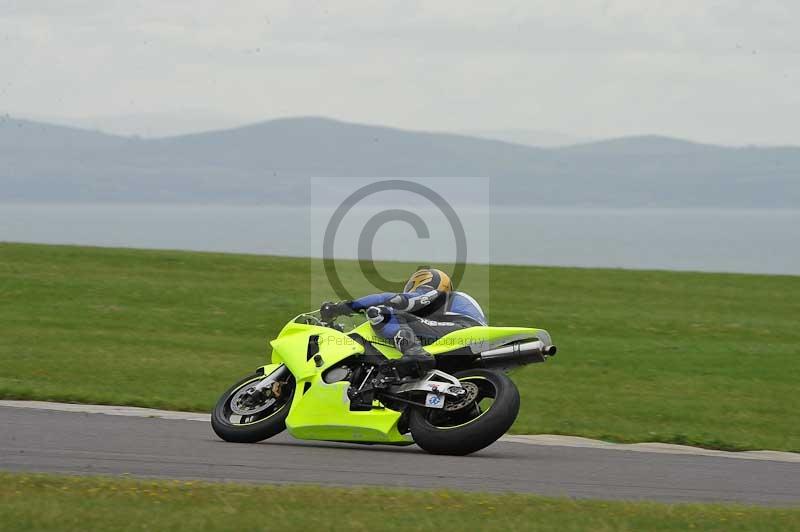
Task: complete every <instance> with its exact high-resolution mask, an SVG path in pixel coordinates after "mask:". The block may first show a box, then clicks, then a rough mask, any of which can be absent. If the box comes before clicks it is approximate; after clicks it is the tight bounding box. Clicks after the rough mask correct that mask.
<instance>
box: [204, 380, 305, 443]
mask: <svg viewBox="0 0 800 532" xmlns="http://www.w3.org/2000/svg"><path fill="white" fill-rule="evenodd" d="M263 378H264V375H260V374H256V373H254V374H252V375H249V376H247V377H245V378H244V379H242V380H240V381H239V382H237V383H236V384H234V385H233V386H231V387H230V388H229V389H228V390H227V391H226V392H225V393H224V394H222V397H220V398H219V401H217V405H216V406H215V407H214V410H213V412H212V413H211V427H212V428H213V429H214V432H215V433H216V434H217V436H219V437H220V438H222V439H223V440H225V441H228V442H235V443H256V442H259V441H262V440H266V439H267V438H271V437H273V436H275V435H276V434H280V433H281V432H283V431H284V430H286V417H287V416H288V415H289V409H290V406H291V404H292V398H293V397H294V379H290V381H289V383H288V387H289V388H290V390H288V391H289V393H288V394H287V395H285V396H284V397H282V398H281V399H280V400H279V401H278V402H276V403H275V405H273V407H272V408H271V410H267V411H265V412H264V415H263V417H258V418H257V417H256V416H252V417H253V418H254V419H250V418H247V422H246V423H236V422H233V421H231V419H230V418H231V415H232V410H231V408H230V402H231V399H232V398H233V396H234V395H235V394H236V392H238V391H239V390H240V389H242V388H243V387H244V386H245V385H247V384H249V383H251V382H253V381H257V380H260V379H263Z"/></svg>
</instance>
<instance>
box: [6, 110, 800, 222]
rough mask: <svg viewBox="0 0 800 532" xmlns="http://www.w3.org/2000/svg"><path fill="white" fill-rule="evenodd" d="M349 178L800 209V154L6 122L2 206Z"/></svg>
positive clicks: (561, 196)
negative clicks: (125, 131)
mask: <svg viewBox="0 0 800 532" xmlns="http://www.w3.org/2000/svg"><path fill="white" fill-rule="evenodd" d="M341 176H350V177H376V178H379V177H436V176H448V177H460V176H464V177H491V178H492V186H493V188H492V201H493V203H494V204H496V205H592V206H671V207H678V206H716V207H797V206H798V205H800V148H794V147H786V148H756V147H743V148H727V147H720V146H710V145H704V144H696V143H692V142H686V141H682V140H678V139H671V138H665V137H631V138H622V139H614V140H608V141H601V142H593V143H587V144H580V145H574V146H568V147H561V148H547V149H545V148H536V147H531V146H524V145H520V144H513V143H507V142H502V141H498V140H488V139H482V138H475V137H468V136H463V135H453V134H444V133H427V132H417V131H404V130H398V129H392V128H386V127H379V126H366V125H360V124H352V123H346V122H340V121H335V120H329V119H325V118H313V117H306V118H287V119H280V120H271V121H268V122H263V123H258V124H253V125H249V126H245V127H239V128H235V129H229V130H222V131H210V132H206V133H198V134H192V135H183V136H176V137H168V138H160V139H140V138H134V137H123V136H116V135H107V134H104V133H101V132H97V131H86V130H80V129H75V128H67V127H62V126H53V125H49V124H44V123H39V122H31V121H23V120H15V119H11V118H5V119H2V118H0V187H2V188H1V189H0V190H2V201H76V202H77V201H84V202H91V201H127V202H134V201H139V202H151V201H161V202H197V203H201V202H202V203H208V202H221V203H222V202H224V203H282V204H285V203H294V204H302V203H305V202H306V199H307V197H308V196H307V195H308V186H307V178H309V177H341ZM458 193H459V192H458V191H457V190H456V191H453V194H454V195H458Z"/></svg>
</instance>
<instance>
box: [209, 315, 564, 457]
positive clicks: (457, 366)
mask: <svg viewBox="0 0 800 532" xmlns="http://www.w3.org/2000/svg"><path fill="white" fill-rule="evenodd" d="M348 319H352V318H341V317H339V318H333V319H328V321H325V320H323V319H322V315H321V314H320V313H319V311H314V312H308V313H304V314H300V315H299V316H297V317H296V318H294V319H293V320H292V321H290V322H289V323H288V324H286V326H285V327H284V328H283V330H281V332H280V334H278V337H277V338H276V339H274V340H272V342H270V344H271V346H272V363H271V364H267V365H265V366H262V367H260V368H258V369H257V370H256V371H255V373H253V374H252V375H249V376H247V377H245V378H244V379H242V380H240V381H239V382H237V383H236V384H234V385H233V386H231V387H230V388H229V389H228V390H227V391H226V392H225V393H224V394H223V395H222V396H221V397H220V399H219V401H218V402H217V404H216V406H215V407H214V411H213V412H212V416H211V424H212V427H213V429H214V432H216V434H217V435H218V436H219V437H220V438H222V439H223V440H225V441H229V442H239V443H255V442H259V441H262V440H265V439H267V438H271V437H272V436H275V435H276V434H279V433H281V432H283V431H284V430H286V429H288V431H289V433H290V434H291V435H292V436H293V437H295V438H298V439H303V440H325V441H336V442H349V443H363V444H389V445H411V444H417V445H418V446H419V447H421V448H422V449H424V450H425V451H428V452H430V453H434V454H447V455H467V454H470V453H473V452H475V451H478V450H480V449H483V448H484V447H487V446H489V445H491V444H492V443H494V442H495V441H496V440H497V439H498V438H500V437H501V436H502V435H503V434H505V432H506V431H507V430H508V429H509V428H510V427H511V425H512V424H513V423H514V420H515V419H516V418H517V414H518V413H519V406H520V398H519V391H518V390H517V387H516V386H515V384H514V382H513V381H512V380H511V379H510V378H509V377H508V376H507V375H506V373H505V372H507V371H508V370H510V369H513V368H516V367H519V366H524V365H526V364H532V363H537V362H544V361H545V360H546V359H547V358H549V357H551V356H553V355H555V354H556V346H555V345H553V342H552V341H551V338H550V335H549V334H548V332H547V331H545V330H543V329H534V328H526V327H489V326H475V327H469V328H466V329H461V330H458V331H455V332H452V333H450V334H447V335H445V336H443V337H442V338H440V339H438V340H437V341H435V342H433V343H431V344H429V345H427V346H425V350H426V351H427V352H428V353H429V354H431V355H433V356H434V357H435V360H436V367H435V369H434V370H432V371H429V372H427V373H426V374H425V375H423V376H422V377H420V378H411V377H402V376H400V374H398V373H397V371H396V369H394V370H393V369H392V368H393V366H392V364H391V363H388V362H389V361H391V360H393V359H399V358H400V357H401V356H402V354H401V353H400V352H399V351H398V350H397V349H395V347H394V346H393V345H391V343H390V342H389V341H387V340H386V339H384V338H381V337H380V336H378V335H377V334H375V332H374V331H373V329H372V327H371V325H370V323H369V322H368V321H363V322H362V323H360V324H359V323H358V322H357V321H356V322H350V323H347V321H348Z"/></svg>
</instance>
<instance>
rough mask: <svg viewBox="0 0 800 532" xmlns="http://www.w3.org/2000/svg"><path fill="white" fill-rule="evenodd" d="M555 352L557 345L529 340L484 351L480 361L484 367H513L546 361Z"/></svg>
mask: <svg viewBox="0 0 800 532" xmlns="http://www.w3.org/2000/svg"><path fill="white" fill-rule="evenodd" d="M555 354H556V346H554V345H545V344H544V342H542V341H541V340H529V341H525V342H514V343H511V344H508V345H504V346H502V347H497V348H495V349H489V350H488V351H484V352H483V353H481V355H480V363H481V366H482V367H484V368H498V369H511V368H516V367H518V366H525V365H527V364H535V363H537V362H544V361H545V359H546V358H547V357H550V356H553V355H555Z"/></svg>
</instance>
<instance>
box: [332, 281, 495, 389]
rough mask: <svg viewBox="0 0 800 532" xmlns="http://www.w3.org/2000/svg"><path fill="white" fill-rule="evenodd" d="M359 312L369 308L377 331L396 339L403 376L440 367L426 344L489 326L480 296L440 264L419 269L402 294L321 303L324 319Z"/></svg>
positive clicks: (369, 316)
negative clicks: (461, 287) (459, 286)
mask: <svg viewBox="0 0 800 532" xmlns="http://www.w3.org/2000/svg"><path fill="white" fill-rule="evenodd" d="M357 312H364V313H365V314H366V317H367V319H368V320H369V322H370V323H371V324H372V329H373V330H374V331H375V333H376V334H377V335H378V336H380V337H381V338H385V339H387V340H390V341H392V342H394V345H395V347H396V348H397V349H398V350H399V351H400V352H401V353H402V354H403V356H402V358H401V359H399V360H397V361H393V364H391V367H393V368H395V369H397V371H398V373H399V374H401V376H411V377H419V376H421V375H423V374H424V373H426V372H427V371H430V370H431V369H433V368H434V367H435V361H434V358H433V356H431V355H429V354H428V353H427V352H426V351H425V350H424V349H423V347H422V344H423V343H425V344H429V343H431V342H434V341H436V340H438V339H439V338H441V337H442V336H444V335H446V334H448V333H451V332H453V331H457V330H459V329H465V328H467V327H474V326H476V325H486V317H485V315H484V313H483V310H482V309H481V307H480V305H479V304H478V303H477V301H475V300H474V299H473V298H472V297H470V296H469V295H467V294H465V293H464V292H456V291H453V289H452V283H451V281H450V277H448V275H447V274H446V273H444V272H443V271H441V270H437V269H435V268H424V269H421V270H417V271H416V272H414V274H413V275H412V276H411V277H410V278H409V279H408V282H407V283H406V284H405V287H404V288H403V291H402V292H400V293H388V292H387V293H381V294H372V295H368V296H365V297H362V298H359V299H355V300H353V301H341V302H339V303H323V305H322V307H321V308H320V314H321V316H322V319H323V320H324V321H330V320H332V319H333V318H335V317H336V316H341V315H347V314H353V313H357Z"/></svg>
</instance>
